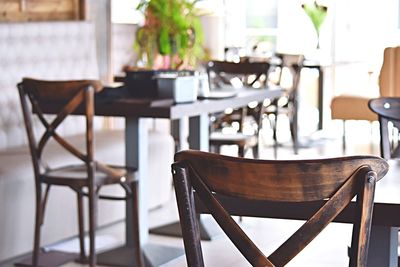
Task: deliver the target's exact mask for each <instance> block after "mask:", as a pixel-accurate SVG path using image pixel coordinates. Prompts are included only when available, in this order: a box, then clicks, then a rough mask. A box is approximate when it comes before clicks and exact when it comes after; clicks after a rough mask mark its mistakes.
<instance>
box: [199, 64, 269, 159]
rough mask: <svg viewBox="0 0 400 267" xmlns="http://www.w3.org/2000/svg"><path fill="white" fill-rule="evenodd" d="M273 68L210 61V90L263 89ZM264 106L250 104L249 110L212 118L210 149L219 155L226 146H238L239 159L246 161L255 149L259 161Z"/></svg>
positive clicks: (234, 111) (244, 109) (217, 115)
mask: <svg viewBox="0 0 400 267" xmlns="http://www.w3.org/2000/svg"><path fill="white" fill-rule="evenodd" d="M269 69H270V64H269V63H267V62H257V63H250V62H239V63H234V62H228V61H209V62H208V63H207V74H208V79H209V84H210V89H211V90H214V91H216V90H224V89H227V88H228V89H230V90H231V89H232V88H235V89H238V90H241V89H242V88H244V89H245V88H246V87H247V88H262V87H265V86H266V84H267V79H268V72H269ZM262 108H263V105H262V103H261V104H259V103H249V105H248V107H246V108H241V109H237V110H229V111H226V112H225V113H219V114H213V115H212V116H211V125H210V139H209V142H210V147H211V149H213V150H214V151H216V152H218V153H219V152H220V148H221V146H223V145H237V146H238V155H239V156H240V157H244V155H245V153H246V151H247V150H248V149H252V152H253V157H254V158H258V156H259V153H258V145H259V140H258V139H259V138H258V135H259V130H260V127H261V119H262V118H261V114H262V112H263V110H262Z"/></svg>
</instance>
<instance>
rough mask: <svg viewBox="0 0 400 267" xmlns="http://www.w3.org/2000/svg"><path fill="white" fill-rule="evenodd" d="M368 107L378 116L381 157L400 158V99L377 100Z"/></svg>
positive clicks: (384, 98) (382, 98) (372, 101)
mask: <svg viewBox="0 0 400 267" xmlns="http://www.w3.org/2000/svg"><path fill="white" fill-rule="evenodd" d="M368 106H369V108H370V109H371V110H372V111H373V112H375V113H376V114H378V120H379V128H380V136H381V141H380V147H381V157H383V158H385V159H391V158H400V146H399V130H400V98H399V97H381V98H375V99H371V100H370V101H369V103H368Z"/></svg>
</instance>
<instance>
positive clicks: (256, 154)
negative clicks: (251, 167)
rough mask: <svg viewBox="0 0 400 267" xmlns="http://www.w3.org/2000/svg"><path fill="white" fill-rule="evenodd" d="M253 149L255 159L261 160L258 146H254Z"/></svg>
mask: <svg viewBox="0 0 400 267" xmlns="http://www.w3.org/2000/svg"><path fill="white" fill-rule="evenodd" d="M251 149H252V150H253V158H255V159H258V158H259V153H258V144H257V145H255V146H253V147H252V148H251Z"/></svg>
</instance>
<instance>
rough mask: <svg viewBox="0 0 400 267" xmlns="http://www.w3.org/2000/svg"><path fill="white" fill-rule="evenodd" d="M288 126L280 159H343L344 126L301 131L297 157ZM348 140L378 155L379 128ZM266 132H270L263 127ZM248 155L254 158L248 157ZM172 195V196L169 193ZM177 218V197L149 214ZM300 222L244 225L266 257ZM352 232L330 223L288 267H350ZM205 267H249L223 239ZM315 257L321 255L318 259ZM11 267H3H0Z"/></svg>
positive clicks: (352, 131) (359, 130)
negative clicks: (336, 157) (348, 266)
mask: <svg viewBox="0 0 400 267" xmlns="http://www.w3.org/2000/svg"><path fill="white" fill-rule="evenodd" d="M285 126H286V125H285V122H284V121H283V122H282V125H281V128H280V129H279V131H280V133H279V136H280V142H281V146H280V147H279V149H278V153H277V158H278V159H295V158H316V157H335V156H341V155H343V151H342V140H341V133H342V131H341V130H342V124H341V122H329V125H326V127H325V128H324V131H323V132H311V131H309V132H307V131H306V130H307V129H306V127H303V128H304V130H303V131H302V132H301V134H303V135H304V136H303V137H302V138H301V142H302V147H301V148H300V150H299V154H298V155H293V152H292V151H293V150H292V147H291V144H290V142H289V140H290V139H289V134H288V133H287V131H286V130H285ZM347 126H348V135H347V150H346V153H345V154H346V155H353V154H374V155H378V154H379V145H378V142H379V129H378V127H379V126H378V125H377V124H373V125H372V126H371V125H370V124H369V123H367V122H349V123H348V125H347ZM265 128H268V127H265ZM261 137H262V138H261V151H260V157H261V158H264V159H273V158H274V157H275V156H274V153H273V149H272V147H271V145H272V141H271V133H270V132H269V130H266V131H265V132H262V133H261ZM222 153H225V154H234V153H235V151H234V148H232V147H226V148H225V149H224V150H223V151H222ZM249 156H250V155H249ZM171 196H173V194H171ZM177 218H178V214H177V209H176V204H175V200H174V199H173V197H172V198H171V200H170V202H169V203H167V204H166V205H165V206H163V207H160V208H158V209H155V210H152V211H151V212H150V214H149V222H150V224H151V225H150V227H154V226H158V225H163V224H165V223H167V222H171V221H174V220H177ZM301 223H302V222H300V221H288V220H277V219H257V218H244V219H243V222H242V223H241V224H240V225H241V226H242V228H243V229H244V231H245V232H246V233H248V234H249V236H250V237H253V238H255V242H256V244H257V245H259V246H260V248H261V249H262V251H263V252H265V253H266V254H269V253H271V252H272V251H273V250H274V248H276V247H277V246H278V245H279V244H280V243H281V242H282V240H284V239H285V238H286V237H288V236H289V235H290V234H291V233H293V232H294V231H295V230H296V229H297V228H298V227H299V226H300V224H301ZM123 229H124V225H123V223H117V224H115V225H112V226H110V227H107V228H105V229H102V230H101V231H99V235H100V236H102V238H100V239H104V238H106V239H107V238H109V240H112V241H113V242H114V243H113V244H114V245H116V244H117V243H121V242H122V240H123V235H124V233H123ZM350 233H351V227H350V226H349V225H345V224H337V223H334V224H331V225H329V226H328V227H327V228H326V229H325V230H324V231H323V233H322V234H321V235H319V236H318V237H317V238H316V239H315V240H314V241H313V242H312V243H311V244H310V245H309V247H307V248H306V249H305V250H304V251H303V252H301V253H300V254H299V255H298V256H297V257H296V258H295V259H294V260H292V262H290V263H289V265H288V266H346V265H348V262H347V261H348V258H347V247H348V245H349V244H350V235H351V234H350ZM149 241H150V242H151V243H155V244H162V245H167V246H174V247H180V248H183V243H182V240H181V239H180V238H172V237H165V236H158V235H152V234H151V235H150V238H149ZM202 246H203V251H204V257H205V263H206V266H219V267H225V266H226V267H228V266H250V265H249V264H248V263H247V262H246V260H245V259H244V258H243V257H242V256H241V255H240V253H239V252H238V251H237V250H236V249H235V248H234V246H233V245H232V244H231V243H230V241H229V240H227V238H226V237H224V236H223V235H220V236H218V237H217V238H216V239H215V240H213V241H203V242H202ZM316 255H317V256H316ZM6 266H12V263H5V264H3V265H0V267H6ZM64 266H66V267H79V266H83V265H79V264H76V263H68V264H65V265H64ZM164 266H168V267H180V266H186V261H185V258H184V257H180V258H178V259H176V260H175V261H173V262H170V263H167V264H165V265H164Z"/></svg>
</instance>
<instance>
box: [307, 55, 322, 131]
mask: <svg viewBox="0 0 400 267" xmlns="http://www.w3.org/2000/svg"><path fill="white" fill-rule="evenodd" d="M303 68H309V69H316V70H317V71H318V128H317V129H318V130H322V128H323V126H324V69H323V66H322V65H321V64H320V63H318V62H314V61H310V60H304V62H303Z"/></svg>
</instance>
